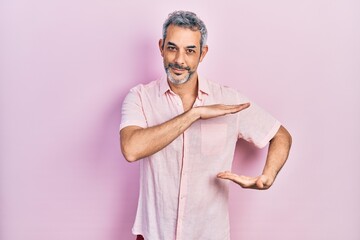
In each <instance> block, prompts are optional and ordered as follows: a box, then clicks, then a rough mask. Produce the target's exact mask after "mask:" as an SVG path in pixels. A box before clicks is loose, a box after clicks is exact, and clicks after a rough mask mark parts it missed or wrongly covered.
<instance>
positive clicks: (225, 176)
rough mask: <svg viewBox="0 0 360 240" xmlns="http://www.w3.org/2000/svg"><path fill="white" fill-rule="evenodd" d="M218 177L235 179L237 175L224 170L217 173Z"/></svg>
mask: <svg viewBox="0 0 360 240" xmlns="http://www.w3.org/2000/svg"><path fill="white" fill-rule="evenodd" d="M217 177H218V178H222V179H229V180H236V178H238V177H239V176H238V175H236V174H235V173H232V172H229V171H225V172H221V173H219V174H218V175H217Z"/></svg>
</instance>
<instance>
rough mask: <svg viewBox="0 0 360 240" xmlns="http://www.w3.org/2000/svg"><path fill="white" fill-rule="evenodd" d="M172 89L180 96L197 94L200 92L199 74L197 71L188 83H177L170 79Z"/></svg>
mask: <svg viewBox="0 0 360 240" xmlns="http://www.w3.org/2000/svg"><path fill="white" fill-rule="evenodd" d="M168 83H169V86H170V89H171V90H172V91H173V92H174V93H176V94H177V95H179V96H180V97H186V96H194V97H196V96H197V92H198V75H197V73H194V74H193V76H191V78H190V79H189V81H187V82H186V83H183V84H180V85H175V84H173V83H171V82H170V81H168Z"/></svg>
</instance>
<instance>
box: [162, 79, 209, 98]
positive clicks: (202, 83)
mask: <svg viewBox="0 0 360 240" xmlns="http://www.w3.org/2000/svg"><path fill="white" fill-rule="evenodd" d="M198 81H199V91H198V98H199V99H202V94H206V95H209V93H210V90H209V82H208V81H207V80H206V79H204V78H202V77H200V76H199V75H198ZM167 91H169V92H170V91H171V89H170V86H169V84H168V81H167V76H166V75H164V76H163V77H162V78H161V79H160V94H161V95H163V94H165V93H166V92H167Z"/></svg>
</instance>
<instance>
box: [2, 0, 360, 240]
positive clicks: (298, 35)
mask: <svg viewBox="0 0 360 240" xmlns="http://www.w3.org/2000/svg"><path fill="white" fill-rule="evenodd" d="M176 9H186V10H192V11H194V12H196V13H198V15H199V16H200V17H201V18H203V20H204V21H205V22H206V23H207V26H208V30H209V40H208V43H209V47H210V51H209V53H208V55H207V57H206V58H205V60H204V62H203V63H202V64H201V66H200V69H199V71H200V73H201V74H202V75H204V76H206V77H208V78H210V79H212V80H216V81H219V82H222V83H224V84H226V85H230V86H232V87H234V88H237V89H238V90H239V91H241V92H243V93H245V94H246V95H248V96H249V97H250V98H252V99H253V100H254V101H255V102H257V103H258V104H259V105H261V106H263V107H264V108H265V109H267V110H268V111H269V112H271V113H272V114H273V115H274V116H276V117H277V118H278V119H279V120H280V121H281V122H283V123H284V125H285V126H286V127H287V128H288V129H289V130H290V132H291V133H292V135H293V139H294V142H293V148H292V152H291V155H290V158H289V161H288V163H287V165H286V166H285V167H284V169H283V171H282V172H281V173H280V174H279V176H278V179H277V181H276V183H275V185H274V186H273V187H272V188H271V189H270V190H268V191H252V190H243V189H241V188H239V187H238V186H235V185H232V186H231V200H230V206H231V227H232V239H244V240H263V239H273V240H275V239H276V240H288V239H292V240H304V239H306V240H338V239H346V240H358V239H360V228H359V226H360V207H359V206H360V205H359V202H360V187H359V183H360V174H359V170H360V150H359V143H360V141H359V139H360V127H359V123H360V97H359V96H360V86H359V85H360V45H359V43H360V17H359V16H360V2H359V1H356V0H353V1H350V0H334V1H331V0H330V1H329V0H326V1H325V0H323V1H310V0H305V1H297V2H294V1H285V0H283V1H262V0H261V1H238V2H237V3H234V1H226V0H223V1H216V2H215V3H210V2H209V1H205V0H201V1H183V2H179V1H176V2H175V1H174V2H171V1H164V0H156V1H152V2H151V4H150V2H149V1H70V0H65V1H63V0H54V1H45V0H43V1H41V0H35V1H25V0H3V1H2V2H1V3H0V27H1V29H0V77H1V85H0V107H1V108H0V109H1V112H0V113H1V118H0V136H1V138H0V157H1V162H0V174H1V175H0V187H1V189H0V194H1V195H0V203H1V209H0V224H1V229H0V239H1V240H50V239H51V240H115V239H125V240H127V239H133V236H132V235H131V226H132V223H133V220H134V214H135V210H136V203H137V194H138V176H139V173H138V164H137V163H134V164H128V163H126V162H125V161H124V159H123V157H122V156H121V154H120V151H119V143H118V126H119V122H120V118H121V116H120V108H121V103H122V100H123V98H124V96H125V94H126V93H127V92H128V90H129V89H130V87H132V86H134V85H136V84H138V83H145V82H148V81H150V80H153V79H155V78H156V77H159V76H160V75H161V74H163V67H162V59H161V57H160V55H159V52H158V49H157V41H158V39H159V38H160V37H161V25H162V23H163V21H164V19H165V18H166V16H167V14H168V13H169V12H171V11H173V10H176ZM264 157H265V151H263V150H261V151H259V150H257V149H254V148H253V147H251V146H249V145H248V144H246V143H244V142H239V144H238V149H237V151H236V159H235V161H234V168H233V170H234V171H235V172H237V173H239V174H251V175H252V174H253V175H257V174H259V173H260V172H261V168H262V166H263V163H264Z"/></svg>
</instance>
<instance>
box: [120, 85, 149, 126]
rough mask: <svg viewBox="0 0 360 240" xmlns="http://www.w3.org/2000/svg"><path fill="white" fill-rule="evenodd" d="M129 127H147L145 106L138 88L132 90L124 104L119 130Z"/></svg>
mask: <svg viewBox="0 0 360 240" xmlns="http://www.w3.org/2000/svg"><path fill="white" fill-rule="evenodd" d="M127 126H139V127H142V128H145V127H147V122H146V118H145V115H144V111H143V104H142V100H141V96H140V93H139V89H138V88H137V87H135V88H132V89H131V90H130V92H129V93H128V94H127V95H126V97H125V99H124V102H123V104H122V109H121V123H120V128H119V130H121V129H123V128H125V127H127Z"/></svg>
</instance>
